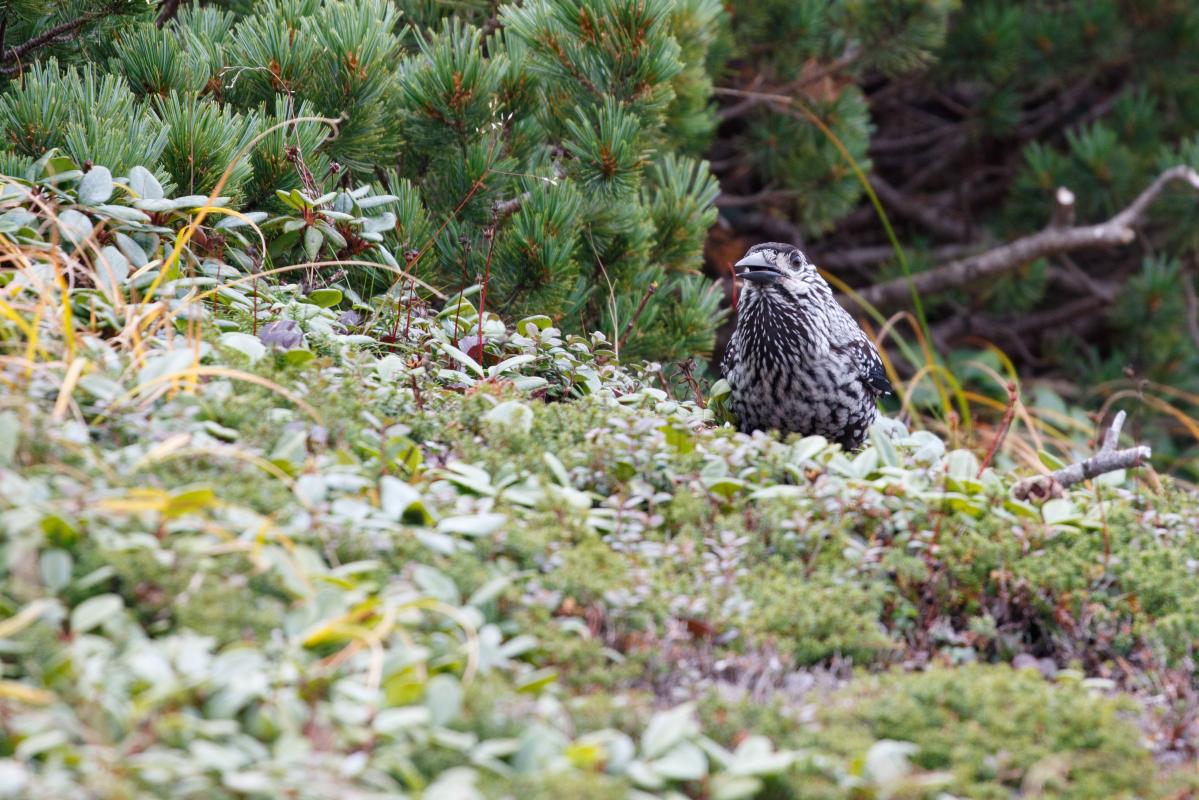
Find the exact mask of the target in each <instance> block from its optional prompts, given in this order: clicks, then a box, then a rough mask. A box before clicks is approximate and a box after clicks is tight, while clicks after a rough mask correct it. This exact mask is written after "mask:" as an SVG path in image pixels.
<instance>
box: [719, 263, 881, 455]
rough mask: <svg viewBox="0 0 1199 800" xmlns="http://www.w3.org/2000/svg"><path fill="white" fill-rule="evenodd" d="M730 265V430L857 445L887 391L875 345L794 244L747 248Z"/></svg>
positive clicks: (727, 360)
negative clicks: (736, 285) (733, 422)
mask: <svg viewBox="0 0 1199 800" xmlns="http://www.w3.org/2000/svg"><path fill="white" fill-rule="evenodd" d="M735 270H736V273H737V277H738V278H739V279H740V280H741V281H742V282H743V283H742V288H741V292H740V298H739V299H738V302H737V329H736V330H735V331H734V332H733V336H732V338H731V339H730V340H729V345H728V349H727V350H726V351H725V356H724V363H723V370H722V371H723V373H724V377H725V379H726V380H728V382H729V386H730V387H731V388H732V409H733V413H734V415H735V416H736V418H737V427H738V429H740V430H742V431H755V430H778V431H782V432H784V433H788V432H795V433H799V434H802V435H804V436H810V435H813V434H820V435H821V436H824V437H826V438H828V439H830V440H831V441H835V442H838V443H840V444H841V446H842V447H844V448H846V449H847V450H852V449H855V448H857V447H859V446H860V445H861V444H862V441H863V440H864V439H865V438H866V433H867V431H868V430H869V429H870V426H871V424H872V423H873V422H874V421H875V419H876V418H877V417H878V408H877V406H876V403H875V401H876V400H877V399H878V398H879V397H880V396H882V395H885V394H890V393H891V391H892V387H891V382H890V381H889V380H887V373H886V371H885V370H884V369H883V362H882V359H881V358H879V355H878V350H877V349H875V347H874V344H873V343H872V342H871V341H870V340H869V339H868V338H866V334H865V333H864V332H863V331H862V329H861V328H860V327H858V324H857V322H855V321H854V319H853V317H851V316H850V315H849V314H848V313H847V312H846V311H845V309H843V308H841V306H840V305H839V304H838V303H837V301H836V299H835V298H834V297H833V291H832V289H831V288H829V285H828V283H826V282H825V280H824V278H822V277H820V273H818V272H817V271H816V268H815V267H813V266H812V265H811V264H810V263H808V259H807V258H805V257H804V254H803V253H801V252H800V251H799V249H798V248H796V247H794V246H792V245H789V244H778V243H775V242H767V243H765V244H758V245H754V246H753V247H751V248H749V251H748V252H747V253H746V254H745V257H744V258H743V259H741V260H740V261H738V262H737V263H736V265H735Z"/></svg>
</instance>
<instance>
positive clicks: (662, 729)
mask: <svg viewBox="0 0 1199 800" xmlns="http://www.w3.org/2000/svg"><path fill="white" fill-rule="evenodd" d="M698 732H699V724H698V723H697V722H696V720H695V707H694V706H693V705H692V704H690V703H684V704H683V705H680V706H678V707H676V708H673V709H670V710H669V711H659V712H658V713H656V714H654V715H653V716H652V717H650V720H649V723H648V724H647V725H646V726H645V731H644V732H643V733H642V734H641V752H642V753H643V754H644V755H645V757H646V758H657V757H658V756H660V755H663V754H665V753H666V752H667V751H669V750H670V749H672V748H673V747H674V746H675V745H676V744H678V743H679V742H681V741H683V740H684V739H687V738H690V737H691V736H694V735H695V734H696V733H698Z"/></svg>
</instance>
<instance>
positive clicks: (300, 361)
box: [283, 348, 316, 367]
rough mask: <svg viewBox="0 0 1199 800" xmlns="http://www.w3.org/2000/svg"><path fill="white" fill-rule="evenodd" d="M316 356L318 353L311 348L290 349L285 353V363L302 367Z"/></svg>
mask: <svg viewBox="0 0 1199 800" xmlns="http://www.w3.org/2000/svg"><path fill="white" fill-rule="evenodd" d="M314 358H316V353H314V352H312V351H311V350H302V349H299V348H297V349H295V350H288V351H287V352H286V353H284V354H283V363H285V364H288V365H290V366H293V367H302V366H304V365H305V364H307V363H308V362H309V361H311V360H313V359H314Z"/></svg>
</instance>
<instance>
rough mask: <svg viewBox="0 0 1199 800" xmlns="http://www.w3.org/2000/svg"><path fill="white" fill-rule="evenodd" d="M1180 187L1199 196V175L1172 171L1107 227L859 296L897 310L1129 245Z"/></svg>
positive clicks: (1025, 243) (1032, 243) (993, 253)
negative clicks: (1054, 259) (1044, 263)
mask: <svg viewBox="0 0 1199 800" xmlns="http://www.w3.org/2000/svg"><path fill="white" fill-rule="evenodd" d="M1176 181H1181V182H1183V183H1186V184H1188V185H1190V186H1191V187H1193V188H1195V189H1196V190H1199V173H1197V172H1195V170H1194V169H1192V168H1191V167H1187V166H1182V165H1180V166H1177V167H1173V168H1171V169H1168V170H1166V171H1165V172H1163V173H1162V174H1161V175H1159V176H1158V177H1157V179H1156V180H1154V181H1153V183H1151V184H1150V185H1149V188H1147V189H1145V191H1143V192H1141V194H1140V195H1139V196H1138V197H1137V198H1136V199H1135V200H1133V201H1132V203H1131V204H1130V205H1129V206H1128V207H1127V208H1125V209H1124V210H1123V211H1121V212H1120V213H1119V214H1116V215H1115V216H1114V217H1112V218H1111V219H1109V220H1108V221H1107V222H1101V223H1099V224H1098V225H1083V226H1079V227H1071V228H1054V227H1052V226H1050V227H1047V228H1045V229H1044V230H1042V231H1041V232H1039V233H1034V234H1032V235H1031V236H1025V237H1023V238H1021V239H1017V240H1016V241H1014V242H1011V243H1010V244H1005V245H1002V246H1001V247H996V248H995V249H993V250H988V251H987V252H985V253H980V254H979V255H977V256H971V257H970V258H964V259H962V260H960V261H953V262H950V263H948V264H945V265H943V266H940V267H937V268H936V269H931V270H929V271H927V272H921V273H919V274H918V275H914V276H912V278H911V280H910V281H909V279H908V278H906V277H904V278H898V279H896V280H891V281H887V282H886V283H880V284H878V285H877V286H871V287H869V288H866V289H863V290H862V292H861V293H860V295H861V298H862V299H863V300H864V301H865V302H867V303H870V304H871V305H874V306H893V305H896V304H898V303H901V302H903V300H904V299H905V298H907V297H909V296H910V294H911V292H912V291H913V289H914V290H915V291H917V292H919V293H921V294H929V293H933V292H941V291H944V290H946V289H954V288H958V287H961V286H967V285H969V284H971V283H973V282H975V281H978V280H980V279H985V278H990V277H994V276H997V275H1002V274H1003V273H1005V272H1009V271H1011V270H1014V269H1016V268H1017V267H1019V266H1021V265H1022V264H1027V263H1029V262H1030V261H1035V260H1036V259H1038V258H1042V257H1044V256H1048V255H1053V254H1055V253H1065V252H1069V251H1071V250H1081V249H1084V248H1089V247H1111V246H1114V245H1122V244H1128V243H1129V242H1131V241H1132V240H1133V239H1135V238H1136V232H1135V231H1134V230H1133V227H1132V226H1133V224H1134V223H1135V222H1136V221H1137V220H1138V219H1140V217H1141V215H1143V214H1144V213H1145V209H1147V208H1148V207H1149V204H1150V203H1152V202H1153V201H1154V200H1155V199H1156V198H1157V196H1158V195H1159V194H1161V192H1162V190H1163V189H1164V188H1165V187H1166V185H1167V184H1169V183H1173V182H1176Z"/></svg>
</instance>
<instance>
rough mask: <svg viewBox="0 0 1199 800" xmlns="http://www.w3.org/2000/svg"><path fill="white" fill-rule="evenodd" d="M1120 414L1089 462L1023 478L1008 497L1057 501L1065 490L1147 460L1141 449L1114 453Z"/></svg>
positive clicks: (1147, 454) (1145, 450) (1146, 451)
mask: <svg viewBox="0 0 1199 800" xmlns="http://www.w3.org/2000/svg"><path fill="white" fill-rule="evenodd" d="M1124 417H1125V414H1124V412H1123V411H1120V412H1118V413H1117V414H1116V418H1115V419H1114V420H1112V424H1111V427H1109V428H1108V429H1107V432H1106V433H1105V434H1104V435H1103V446H1102V447H1100V448H1099V452H1097V453H1096V454H1095V455H1093V456H1091V457H1090V458H1088V459H1086V460H1084V461H1079V462H1076V463H1074V464H1071V465H1070V466H1068V467H1062V468H1061V469H1059V470H1055V471H1054V472H1051V473H1049V474H1048V475H1036V476H1033V477H1031V478H1025V479H1024V480H1022V481H1020V482H1019V483H1017V484H1016V485H1015V486H1014V487H1012V495H1013V496H1014V497H1015V498H1016V499H1017V500H1028V499H1032V500H1048V499H1049V498H1051V497H1061V496H1062V495H1063V494H1064V493H1065V490H1066V489H1069V488H1070V487H1071V486H1073V485H1074V484H1076V483H1082V482H1083V481H1089V480H1091V479H1092V478H1096V477H1098V476H1100V475H1103V474H1105V473H1108V472H1115V471H1116V470H1121V469H1132V468H1134V467H1139V466H1141V465H1142V464H1144V463H1145V462H1146V461H1148V460H1149V459H1150V457H1151V456H1152V455H1153V451H1152V450H1150V449H1149V447H1147V446H1145V445H1140V446H1138V447H1129V448H1126V449H1124V450H1117V449H1116V445H1117V444H1119V441H1120V430H1121V429H1122V428H1123V427H1124Z"/></svg>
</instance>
